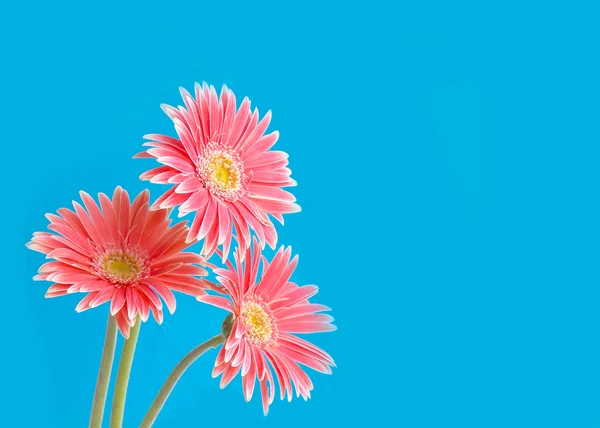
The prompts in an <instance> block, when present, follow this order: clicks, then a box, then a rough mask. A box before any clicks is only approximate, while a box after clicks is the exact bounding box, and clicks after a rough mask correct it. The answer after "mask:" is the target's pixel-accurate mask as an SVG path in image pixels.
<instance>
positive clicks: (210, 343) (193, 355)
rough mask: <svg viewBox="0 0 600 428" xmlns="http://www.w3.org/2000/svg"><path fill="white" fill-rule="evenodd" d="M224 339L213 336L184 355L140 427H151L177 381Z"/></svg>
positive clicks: (220, 335) (220, 336) (221, 336)
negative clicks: (195, 362)
mask: <svg viewBox="0 0 600 428" xmlns="http://www.w3.org/2000/svg"><path fill="white" fill-rule="evenodd" d="M224 340H225V338H224V337H223V335H222V334H219V335H217V336H215V337H213V338H212V339H209V340H207V341H206V342H204V343H203V344H201V345H198V346H196V347H195V348H194V349H192V350H191V351H190V352H189V353H188V354H187V355H186V356H185V357H183V359H182V360H181V361H180V362H179V363H177V365H176V366H175V368H174V369H173V371H172V372H171V374H170V375H169V377H168V378H167V380H166V381H165V383H164V385H163V386H162V388H161V389H160V391H159V392H158V395H157V396H156V398H155V399H154V402H153V403H152V406H150V409H148V413H146V416H144V420H143V421H142V423H141V425H140V428H150V427H151V426H152V424H153V423H154V421H155V420H156V417H157V416H158V414H159V412H160V411H161V410H162V408H163V406H164V405H165V402H166V401H167V398H169V395H170V394H171V392H172V391H173V388H175V385H176V384H177V381H178V380H179V378H180V377H181V376H182V375H183V373H184V372H185V371H186V370H187V368H188V367H189V366H191V365H192V363H193V362H194V361H196V360H197V359H198V358H199V357H200V356H201V355H202V354H204V353H205V352H206V351H208V350H209V349H210V348H216V347H217V346H219V345H220V344H221V343H223V341H224Z"/></svg>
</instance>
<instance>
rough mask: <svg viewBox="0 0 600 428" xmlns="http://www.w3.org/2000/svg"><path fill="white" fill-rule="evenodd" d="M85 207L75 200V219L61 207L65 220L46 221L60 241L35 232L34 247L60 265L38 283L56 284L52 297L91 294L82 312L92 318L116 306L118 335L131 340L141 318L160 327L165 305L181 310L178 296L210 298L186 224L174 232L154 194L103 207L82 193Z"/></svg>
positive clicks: (47, 267) (118, 192)
mask: <svg viewBox="0 0 600 428" xmlns="http://www.w3.org/2000/svg"><path fill="white" fill-rule="evenodd" d="M80 195H81V199H82V200H83V204H84V205H85V208H86V209H87V212H86V211H85V210H84V208H83V207H82V206H81V205H80V204H79V203H77V202H75V201H73V206H74V207H75V212H73V211H71V210H69V209H66V208H61V209H59V210H58V214H59V215H54V214H47V215H46V217H47V218H48V220H50V225H49V226H48V229H50V230H52V231H54V232H56V233H57V234H52V233H46V232H36V233H34V235H33V239H32V240H31V241H30V242H29V243H27V247H28V248H30V249H32V250H36V251H39V252H41V253H44V254H46V255H47V256H46V258H48V259H54V260H55V261H50V262H48V263H45V264H44V265H42V266H41V267H40V269H39V274H38V275H36V276H35V277H34V279H36V280H47V281H52V282H54V283H55V284H54V285H52V286H51V287H50V288H49V289H48V291H47V292H46V297H58V296H63V295H65V294H69V293H76V292H80V293H87V295H86V296H85V297H84V298H83V300H81V302H79V304H78V305H77V307H76V308H75V310H76V311H77V312H81V311H85V310H87V309H90V308H94V307H96V306H99V305H101V304H103V303H105V302H108V301H111V304H110V313H111V314H112V315H114V316H115V319H116V321H117V325H118V326H119V330H120V331H121V333H122V334H123V336H124V337H126V338H127V337H129V329H130V327H132V326H133V325H135V320H136V316H137V315H138V314H139V315H140V317H141V319H142V320H143V321H146V320H147V319H148V316H149V312H150V311H152V314H153V315H154V318H155V319H156V321H157V322H158V323H159V324H160V323H162V320H163V312H162V302H161V300H160V299H159V296H160V297H161V298H162V299H163V300H164V301H165V303H166V305H167V308H168V310H169V312H170V313H173V311H175V297H174V296H173V293H172V291H171V290H176V291H180V292H183V293H186V294H191V295H193V296H198V295H199V294H202V293H204V288H205V280H201V279H198V278H194V277H193V276H192V275H197V276H205V275H207V272H206V270H204V269H203V268H201V267H199V266H196V265H195V264H200V263H203V261H204V260H203V259H202V257H200V256H199V255H198V254H193V253H183V252H181V251H182V250H184V249H186V248H187V247H189V246H190V244H188V243H186V241H185V237H186V235H187V232H188V228H187V226H186V225H185V223H184V222H182V223H179V224H177V225H175V226H173V227H169V225H170V223H171V220H170V219H168V212H167V210H159V211H150V210H149V207H148V200H149V193H148V191H147V190H146V191H143V192H142V193H140V194H139V195H138V196H137V198H135V200H134V201H133V203H132V204H131V205H130V203H129V195H128V194H127V192H126V191H125V190H123V189H121V188H120V187H117V188H116V189H115V192H114V195H113V198H112V201H111V200H110V199H109V198H108V197H107V196H106V195H105V194H103V193H100V194H99V199H100V206H101V207H102V211H100V209H99V208H98V205H97V204H96V202H95V201H94V200H93V199H92V198H91V197H90V195H88V194H87V193H85V192H80Z"/></svg>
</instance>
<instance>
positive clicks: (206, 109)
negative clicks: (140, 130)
mask: <svg viewBox="0 0 600 428" xmlns="http://www.w3.org/2000/svg"><path fill="white" fill-rule="evenodd" d="M180 90H181V95H182V97H183V101H184V104H185V108H184V107H179V108H178V109H177V108H174V107H171V106H168V105H162V106H161V107H162V108H163V110H164V111H165V113H166V114H167V115H168V116H169V117H170V118H171V120H173V123H174V124H175V130H176V132H177V134H178V136H179V139H176V138H171V137H167V136H164V135H156V134H151V135H146V136H145V137H144V138H146V139H149V140H152V141H150V142H147V143H144V145H145V146H150V147H151V148H150V149H148V150H147V151H146V152H142V153H139V154H137V155H136V156H135V157H150V158H152V157H153V158H156V159H157V160H158V161H159V162H160V163H162V164H164V166H161V167H159V168H155V169H152V170H150V171H147V172H145V173H144V174H142V175H141V177H140V178H141V179H142V180H150V181H151V182H152V183H161V184H171V185H172V187H171V188H170V189H169V190H167V192H166V193H165V194H163V195H162V196H161V197H160V198H159V199H158V200H157V201H156V202H155V204H154V206H156V207H158V208H170V207H175V206H178V205H179V216H180V217H181V216H184V215H186V214H188V213H191V212H194V213H195V218H194V221H193V222H192V225H191V227H190V230H189V233H188V237H187V239H188V241H191V240H195V239H198V240H201V239H203V238H206V239H205V240H204V245H203V249H202V254H204V255H205V256H206V257H210V256H211V255H212V254H213V253H214V251H215V249H216V247H217V246H218V245H221V244H223V257H224V258H226V257H227V254H228V253H229V248H230V245H231V239H232V224H233V226H234V227H235V230H236V236H237V238H238V240H239V243H240V246H241V247H242V248H244V249H245V248H248V247H249V246H250V231H249V228H250V229H252V230H254V232H255V233H256V235H257V236H258V238H259V240H260V242H261V244H262V246H263V247H264V244H265V243H268V244H269V245H270V246H271V247H273V248H274V247H275V244H276V242H277V233H276V231H275V228H274V226H273V224H272V223H271V220H270V219H269V216H268V215H271V216H273V217H275V218H276V219H277V220H279V221H280V222H282V223H283V216H282V215H283V214H287V213H293V212H298V211H300V207H299V206H298V205H297V204H295V203H294V201H295V200H296V198H294V196H293V195H292V194H291V193H289V192H286V191H284V190H282V189H281V188H282V187H285V186H294V185H295V184H296V182H295V181H294V180H292V179H291V178H290V174H291V171H290V169H289V168H287V167H286V165H287V164H288V160H287V158H288V155H287V153H284V152H280V151H269V149H270V148H271V147H273V145H274V144H275V143H276V142H277V139H278V137H279V133H278V132H277V131H275V132H272V133H270V134H268V135H264V133H265V131H266V129H267V127H268V126H269V122H270V121H271V112H270V111H269V112H267V114H266V115H265V117H264V118H263V119H262V120H261V121H260V122H259V121H258V110H257V109H254V112H252V113H251V111H250V101H249V100H248V98H244V100H243V101H242V104H241V106H240V108H239V110H237V111H236V100H235V95H234V94H233V92H232V91H231V90H229V89H228V88H227V87H226V86H223V89H222V90H221V96H220V98H219V97H218V96H217V92H216V91H215V88H214V87H213V86H210V87H208V85H207V84H206V83H203V84H202V86H200V85H199V84H197V83H196V86H195V90H196V99H194V98H193V97H192V96H191V95H190V94H189V93H188V92H187V91H186V90H185V89H183V88H181V89H180Z"/></svg>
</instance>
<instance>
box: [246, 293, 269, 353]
mask: <svg viewBox="0 0 600 428" xmlns="http://www.w3.org/2000/svg"><path fill="white" fill-rule="evenodd" d="M241 316H242V320H244V324H246V326H249V327H251V329H250V331H247V332H246V335H247V337H248V339H250V341H252V342H256V343H259V344H262V343H265V342H268V341H269V339H271V337H272V336H273V324H272V321H271V317H270V316H269V314H268V313H267V311H265V309H264V308H263V307H262V306H261V305H259V304H257V303H255V302H247V303H246V304H245V305H244V306H243V308H242V313H241Z"/></svg>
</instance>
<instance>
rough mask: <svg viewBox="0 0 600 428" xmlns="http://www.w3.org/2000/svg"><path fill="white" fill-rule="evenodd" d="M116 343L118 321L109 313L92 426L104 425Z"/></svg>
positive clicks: (94, 427) (93, 407)
mask: <svg viewBox="0 0 600 428" xmlns="http://www.w3.org/2000/svg"><path fill="white" fill-rule="evenodd" d="M116 344H117V322H116V321H115V317H113V316H111V315H110V314H109V315H108V323H107V325H106V335H105V336H104V348H103V349H102V358H101V359H100V369H99V370H98V380H97V381H96V391H95V392H94V401H93V402H92V412H91V414H90V428H101V427H102V417H103V416H104V405H105V404H106V393H107V392H108V384H109V382H110V372H111V370H112V365H113V360H114V359H115V345H116Z"/></svg>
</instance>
